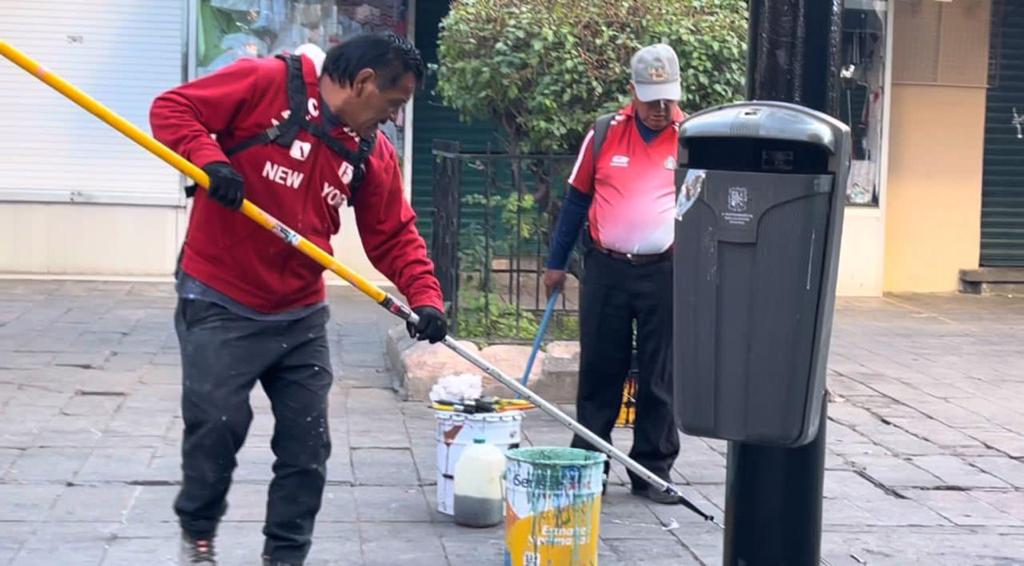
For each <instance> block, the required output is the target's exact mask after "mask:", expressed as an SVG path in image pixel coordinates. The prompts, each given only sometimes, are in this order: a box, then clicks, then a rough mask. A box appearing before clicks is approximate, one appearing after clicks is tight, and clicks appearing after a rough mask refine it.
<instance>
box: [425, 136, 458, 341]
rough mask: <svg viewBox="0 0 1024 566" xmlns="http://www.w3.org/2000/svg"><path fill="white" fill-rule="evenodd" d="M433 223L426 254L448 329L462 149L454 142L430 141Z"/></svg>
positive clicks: (454, 292) (453, 313)
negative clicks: (443, 300)
mask: <svg viewBox="0 0 1024 566" xmlns="http://www.w3.org/2000/svg"><path fill="white" fill-rule="evenodd" d="M431 149H432V152H433V155H434V193H433V204H434V224H433V232H432V233H431V238H430V257H431V258H432V259H433V260H434V273H435V274H436V275H437V280H438V282H439V283H440V284H441V293H442V294H443V295H444V297H445V298H446V299H448V303H449V304H448V320H449V321H450V322H451V325H452V326H451V331H452V333H455V332H456V331H457V326H458V320H459V316H458V315H459V301H458V297H459V205H460V201H459V196H460V195H459V190H460V189H461V187H462V161H461V160H460V159H459V158H458V157H455V156H457V155H458V154H459V152H460V151H461V150H462V145H461V144H460V143H459V142H457V141H450V140H434V141H433V144H432V148H431Z"/></svg>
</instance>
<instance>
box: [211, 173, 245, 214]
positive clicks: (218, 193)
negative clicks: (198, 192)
mask: <svg viewBox="0 0 1024 566" xmlns="http://www.w3.org/2000/svg"><path fill="white" fill-rule="evenodd" d="M203 171H205V172H206V174H207V175H209V177H210V191H209V193H208V194H209V195H210V198H212V199H213V200H215V201H217V202H219V203H220V204H222V205H224V206H226V207H228V208H230V209H231V210H238V207H240V206H242V200H243V199H244V198H245V187H244V181H243V180H242V176H241V175H239V174H238V171H235V168H234V167H232V166H231V164H230V163H225V162H223V161H216V162H214V163H209V164H207V165H206V167H203Z"/></svg>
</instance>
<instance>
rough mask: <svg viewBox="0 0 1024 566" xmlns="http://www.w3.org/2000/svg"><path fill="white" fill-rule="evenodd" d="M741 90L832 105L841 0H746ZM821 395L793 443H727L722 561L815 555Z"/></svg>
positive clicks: (798, 561)
mask: <svg viewBox="0 0 1024 566" xmlns="http://www.w3.org/2000/svg"><path fill="white" fill-rule="evenodd" d="M749 4H750V45H749V48H748V49H749V51H748V57H749V61H748V63H749V67H748V74H747V97H748V98H749V99H751V100H779V101H784V102H794V103H797V104H801V105H804V106H807V107H809V108H813V109H815V110H820V111H823V112H826V113H828V114H831V115H833V116H835V115H836V113H837V102H838V88H837V85H838V80H839V76H838V75H839V56H840V47H841V35H840V33H841V23H842V4H843V3H842V0H831V1H829V0H750V3H749ZM827 409H828V406H827V403H825V402H823V403H822V410H821V421H820V422H819V423H818V434H817V436H816V437H815V439H814V440H813V441H811V442H810V443H809V444H806V445H804V446H800V447H797V448H778V447H771V446H757V445H753V444H745V443H741V442H730V443H729V457H728V464H727V465H728V468H727V473H726V496H725V497H726V500H725V557H724V564H725V565H726V566H777V565H778V566H781V565H785V566H803V565H815V564H818V563H820V561H821V508H822V486H823V482H824V477H825V438H826V424H827V420H828V417H827Z"/></svg>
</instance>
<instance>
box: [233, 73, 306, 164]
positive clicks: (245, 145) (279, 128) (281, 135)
mask: <svg viewBox="0 0 1024 566" xmlns="http://www.w3.org/2000/svg"><path fill="white" fill-rule="evenodd" d="M277 58H278V59H281V60H283V61H284V62H285V67H286V72H287V73H288V80H287V88H288V118H286V119H285V121H284V122H281V123H280V124H277V125H273V126H271V127H269V128H267V129H266V130H264V131H263V132H260V133H259V134H256V135H255V136H253V137H251V138H248V139H246V140H244V141H241V142H239V143H238V144H236V145H235V146H233V147H231V148H230V149H228V150H227V151H225V152H224V153H225V154H227V155H228V156H229V157H230V156H232V155H234V154H236V153H238V152H240V151H244V150H246V149H249V148H250V147H253V146H256V145H265V144H268V143H276V144H278V145H281V146H284V147H291V145H292V142H294V141H295V138H296V136H298V135H299V130H301V129H302V128H303V126H304V125H305V123H306V122H307V120H306V99H307V95H306V80H305V78H303V76H302V57H301V56H299V55H278V56H277Z"/></svg>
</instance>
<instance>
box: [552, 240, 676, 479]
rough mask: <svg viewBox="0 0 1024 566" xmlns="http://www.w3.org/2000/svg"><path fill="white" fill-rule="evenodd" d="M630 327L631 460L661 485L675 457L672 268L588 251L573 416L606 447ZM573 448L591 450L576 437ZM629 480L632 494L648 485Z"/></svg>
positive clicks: (616, 406) (623, 373)
mask: <svg viewBox="0 0 1024 566" xmlns="http://www.w3.org/2000/svg"><path fill="white" fill-rule="evenodd" d="M634 323H635V328H636V353H637V363H638V366H639V367H638V369H639V377H638V379H637V392H636V395H637V397H636V421H635V423H634V429H633V448H632V449H631V450H630V452H629V456H630V458H633V459H634V460H636V461H637V462H638V463H640V464H642V465H643V466H644V467H646V468H647V469H649V470H650V471H652V472H654V473H655V474H656V475H658V476H659V477H661V478H662V479H664V480H666V481H667V480H669V471H670V470H671V468H672V463H673V462H674V461H675V459H676V456H677V455H678V454H679V436H678V432H677V431H676V425H675V416H674V413H673V411H672V262H671V261H662V262H659V263H651V264H647V265H639V266H637V265H633V264H631V263H629V262H627V261H625V260H619V259H615V258H611V257H609V256H607V255H604V254H602V253H600V252H597V251H595V250H589V251H588V252H587V255H586V270H585V272H584V276H583V281H582V290H581V296H580V377H579V389H578V390H577V393H576V414H577V418H578V420H579V422H580V424H582V425H583V426H585V427H587V429H589V430H590V431H591V432H593V433H594V434H596V435H598V436H600V437H601V438H603V439H604V440H607V441H610V440H611V433H612V428H613V427H614V426H615V419H616V417H617V416H618V414H619V407H620V405H621V403H622V389H623V386H624V384H625V380H626V376H627V374H628V372H629V369H630V364H631V361H632V352H633V338H634ZM572 445H573V446H574V447H577V448H587V449H593V448H592V447H591V445H590V444H589V443H588V442H586V441H585V440H583V439H581V438H580V437H578V436H577V437H575V438H573V441H572ZM629 476H630V480H631V481H632V484H633V486H634V487H638V488H639V487H643V486H645V485H646V482H644V481H643V480H642V479H640V478H639V477H637V476H636V475H635V474H633V473H632V472H630V474H629Z"/></svg>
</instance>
